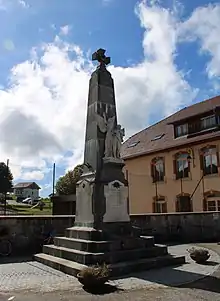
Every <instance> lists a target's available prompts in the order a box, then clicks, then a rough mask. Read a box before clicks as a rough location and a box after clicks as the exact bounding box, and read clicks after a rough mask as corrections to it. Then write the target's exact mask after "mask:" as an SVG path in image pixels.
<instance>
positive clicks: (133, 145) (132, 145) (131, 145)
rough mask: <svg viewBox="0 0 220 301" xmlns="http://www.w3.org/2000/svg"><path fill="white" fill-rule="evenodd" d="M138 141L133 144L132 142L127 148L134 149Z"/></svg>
mask: <svg viewBox="0 0 220 301" xmlns="http://www.w3.org/2000/svg"><path fill="white" fill-rule="evenodd" d="M139 142H140V141H135V142H132V143H131V144H129V145H128V148H130V147H135V146H136V145H138V143H139Z"/></svg>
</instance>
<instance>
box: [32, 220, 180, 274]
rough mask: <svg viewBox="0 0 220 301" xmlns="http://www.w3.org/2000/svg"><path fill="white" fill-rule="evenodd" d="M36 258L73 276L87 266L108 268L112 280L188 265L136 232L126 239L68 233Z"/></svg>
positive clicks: (87, 230)
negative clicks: (105, 265)
mask: <svg viewBox="0 0 220 301" xmlns="http://www.w3.org/2000/svg"><path fill="white" fill-rule="evenodd" d="M128 224H129V223H128ZM128 224H127V226H129V225H128ZM107 226H108V230H109V227H111V226H113V227H115V225H107ZM123 226H124V229H126V227H125V225H123ZM104 228H105V227H104ZM128 228H129V230H131V228H130V227H128ZM128 228H127V229H128ZM113 232H114V231H113ZM34 257H35V259H36V260H37V261H39V262H41V263H43V264H46V265H48V266H50V267H53V268H55V269H58V270H60V271H63V272H65V273H67V274H70V275H73V276H76V275H77V273H78V272H79V271H80V270H81V269H83V268H85V267H86V266H91V265H96V264H97V263H98V264H102V263H106V264H108V266H109V267H110V269H111V276H112V277H113V276H114V277H115V276H120V275H123V274H127V273H130V272H133V271H140V270H146V269H152V268H161V267H163V266H167V265H179V264H183V263H185V257H184V256H177V257H175V256H171V255H169V254H168V250H167V247H166V246H163V245H156V244H155V243H154V238H153V237H151V236H137V232H136V231H135V230H134V231H133V232H130V231H129V233H128V234H127V235H125V233H124V234H123V235H120V234H119V235H118V236H115V235H111V232H105V230H96V229H94V228H87V227H71V228H68V229H66V236H65V237H55V238H54V245H45V246H43V253H40V254H37V255H35V256H34Z"/></svg>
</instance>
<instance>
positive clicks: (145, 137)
mask: <svg viewBox="0 0 220 301" xmlns="http://www.w3.org/2000/svg"><path fill="white" fill-rule="evenodd" d="M218 106H220V96H217V97H214V98H211V99H208V100H205V101H202V102H199V103H196V104H194V105H192V106H189V107H187V108H184V109H182V110H180V111H178V112H176V113H174V114H173V115H171V116H169V117H167V118H165V119H163V120H162V121H160V122H158V123H156V124H154V125H152V126H150V127H148V128H146V129H144V130H142V131H141V132H139V133H137V134H135V135H133V136H132V137H130V138H129V139H128V140H126V141H125V142H124V144H123V146H122V158H123V159H128V158H132V157H137V156H141V155H144V154H149V153H154V152H158V151H162V150H165V149H171V148H178V147H180V146H182V145H186V144H187V145H189V144H193V143H195V142H199V141H204V140H209V139H217V137H220V131H219V132H209V133H206V134H204V135H199V136H196V137H193V138H187V137H186V136H185V137H181V138H176V139H175V138H174V129H173V125H172V123H175V122H177V121H180V120H184V119H187V118H190V117H193V116H196V115H200V114H203V113H205V112H208V111H211V110H212V109H214V108H215V107H218ZM162 134H164V135H163V136H162V137H161V138H160V139H158V140H153V139H155V137H156V136H159V135H162ZM135 143H137V144H136V145H135V146H132V145H134V144H135Z"/></svg>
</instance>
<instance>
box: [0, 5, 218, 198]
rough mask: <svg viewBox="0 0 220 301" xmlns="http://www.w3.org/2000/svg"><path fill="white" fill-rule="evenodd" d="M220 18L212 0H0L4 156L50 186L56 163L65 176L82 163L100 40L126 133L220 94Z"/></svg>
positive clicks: (0, 141) (0, 147)
mask: <svg viewBox="0 0 220 301" xmlns="http://www.w3.org/2000/svg"><path fill="white" fill-rule="evenodd" d="M219 19H220V4H219V3H215V2H214V1H205V0H194V1H183V2H182V3H181V2H179V1H178V2H176V1H171V0H166V1H135V0H108V1H107V0H105V1H104V0H93V1H91V0H81V1H77V0H65V1H59V0H50V1H49V0H48V1H45V0H24V1H23V0H0V27H1V31H0V115H1V118H0V120H1V121H0V123H1V124H0V127H1V132H0V155H1V158H2V160H4V161H5V160H6V159H7V158H9V160H10V166H11V169H12V171H13V174H14V177H15V182H18V181H28V180H33V181H36V182H37V183H38V184H39V185H41V186H42V188H43V189H42V194H43V195H48V194H49V193H50V192H51V189H52V187H51V184H52V182H51V180H52V169H51V168H52V165H53V162H56V167H57V170H56V176H57V178H58V177H59V176H60V175H63V174H64V173H65V171H66V170H67V169H70V168H73V167H74V166H75V165H76V164H78V163H80V162H82V159H83V144H84V129H85V115H86V102H87V93H88V81H89V76H90V74H91V72H92V70H93V69H94V65H93V63H92V62H91V60H90V59H91V53H92V52H93V51H95V50H96V49H97V48H100V47H102V48H105V49H107V54H109V55H110V56H111V59H112V64H111V66H110V67H109V70H110V72H111V73H112V75H113V77H114V80H115V88H116V102H117V107H118V115H119V122H120V123H121V124H122V125H123V126H124V127H125V129H126V133H127V135H126V136H127V137H128V136H130V135H132V134H133V133H135V132H136V131H138V130H141V129H142V128H144V127H146V126H148V125H149V124H152V123H154V122H156V121H158V120H160V119H161V118H164V117H165V116H167V115H169V114H171V113H173V112H175V111H176V110H178V109H180V108H182V107H184V106H187V105H190V104H192V103H194V102H197V101H202V100H204V99H206V98H209V97H212V96H214V95H218V94H219V90H220V85H219V76H220V46H219V44H220V41H219V39H220V38H219V34H218V33H219V31H220V25H219ZM134 107H135V108H136V109H135V110H134ZM158 108H160V109H159V110H158Z"/></svg>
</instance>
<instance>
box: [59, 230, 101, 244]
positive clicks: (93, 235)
mask: <svg viewBox="0 0 220 301" xmlns="http://www.w3.org/2000/svg"><path fill="white" fill-rule="evenodd" d="M65 232H66V233H65V234H66V235H65V236H66V237H69V238H77V239H84V240H92V241H100V240H101V241H103V240H105V239H104V232H103V231H101V230H96V229H94V228H90V227H71V228H67V229H66V231H65Z"/></svg>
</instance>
